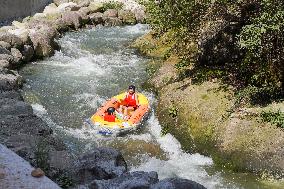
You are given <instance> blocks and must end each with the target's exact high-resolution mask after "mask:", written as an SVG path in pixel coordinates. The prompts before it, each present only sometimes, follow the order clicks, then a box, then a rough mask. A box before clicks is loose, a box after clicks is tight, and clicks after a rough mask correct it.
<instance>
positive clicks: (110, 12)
mask: <svg viewBox="0 0 284 189" xmlns="http://www.w3.org/2000/svg"><path fill="white" fill-rule="evenodd" d="M104 16H105V17H112V18H116V17H117V16H118V12H117V10H115V9H107V10H106V11H105V12H104Z"/></svg>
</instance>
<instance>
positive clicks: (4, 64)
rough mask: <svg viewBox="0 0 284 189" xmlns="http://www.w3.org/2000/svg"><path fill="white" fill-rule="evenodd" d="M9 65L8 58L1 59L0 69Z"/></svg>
mask: <svg viewBox="0 0 284 189" xmlns="http://www.w3.org/2000/svg"><path fill="white" fill-rule="evenodd" d="M8 67H9V62H8V61H7V60H0V71H1V70H2V69H3V68H8Z"/></svg>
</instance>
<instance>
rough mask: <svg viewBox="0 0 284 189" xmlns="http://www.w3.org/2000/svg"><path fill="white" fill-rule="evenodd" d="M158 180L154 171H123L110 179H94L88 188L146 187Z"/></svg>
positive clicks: (132, 188)
mask: <svg viewBox="0 0 284 189" xmlns="http://www.w3.org/2000/svg"><path fill="white" fill-rule="evenodd" d="M157 182H158V174H157V173H156V172H150V173H147V172H143V171H137V172H132V173H124V174H123V175H121V176H119V177H116V178H114V179H110V180H95V181H94V182H92V183H91V184H90V185H89V188H90V189H104V188H116V189H138V188H139V189H148V188H149V187H150V186H151V185H153V184H155V183H157Z"/></svg>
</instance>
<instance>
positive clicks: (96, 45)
mask: <svg viewBox="0 0 284 189" xmlns="http://www.w3.org/2000/svg"><path fill="white" fill-rule="evenodd" d="M148 31H149V29H148V27H147V25H136V26H125V27H110V28H104V27H98V28H94V29H84V30H81V31H78V32H70V33H67V34H66V35H65V36H63V37H62V38H61V39H60V40H59V42H60V45H61V47H62V48H61V51H57V52H56V53H55V55H54V56H53V57H50V58H47V59H45V60H42V61H37V62H33V63H31V64H28V65H27V66H25V67H24V68H22V69H21V71H20V72H21V75H23V76H24V78H25V79H26V84H25V85H24V88H23V90H22V94H23V95H24V98H25V100H26V101H27V102H29V103H31V104H32V106H33V109H34V112H35V113H36V114H37V115H38V116H40V117H41V118H42V119H43V120H44V121H46V122H47V123H48V125H49V126H50V127H52V128H53V129H54V130H55V133H56V134H57V135H58V136H60V137H61V138H63V139H64V141H65V143H66V144H67V146H68V147H69V149H70V151H72V153H73V154H74V155H79V154H81V153H83V152H86V151H90V150H92V148H94V147H97V146H109V147H114V148H116V149H119V150H120V151H121V152H122V153H123V156H124V157H125V159H126V161H127V164H128V166H129V168H130V170H131V171H135V170H143V171H157V172H158V174H159V178H160V179H163V178H168V177H176V176H178V177H182V178H187V179H190V180H194V181H196V182H199V183H201V184H203V185H204V186H205V187H207V188H209V189H215V188H250V189H253V188H256V189H260V188H271V185H270V184H271V183H270V182H269V183H267V182H263V181H261V180H259V179H257V177H255V176H253V175H251V174H245V173H244V174H240V173H239V174H235V173H232V172H230V171H225V170H222V169H218V168H215V166H214V163H213V161H212V159H211V158H210V157H206V156H203V155H200V154H190V153H186V152H184V151H182V149H181V144H180V143H179V142H178V141H177V140H176V139H175V138H174V137H173V136H172V135H171V134H166V135H162V134H161V126H160V124H159V121H158V120H157V118H156V117H155V104H156V99H155V96H154V94H153V93H151V92H147V91H143V89H141V85H142V83H143V82H145V81H146V80H147V78H148V75H147V73H146V63H147V61H148V58H147V57H143V56H141V55H139V54H138V53H137V52H136V51H135V49H131V48H129V44H130V43H131V42H132V41H133V40H135V39H136V38H137V37H139V36H141V35H143V34H145V33H146V32H148ZM130 84H134V85H136V86H137V88H138V91H139V92H142V93H144V94H146V96H147V97H148V98H149V100H150V102H151V107H152V110H151V112H150V115H149V118H148V120H147V121H146V122H145V123H144V124H143V126H142V128H141V129H140V130H138V131H136V132H135V133H130V134H128V135H126V136H122V137H115V138H112V137H101V136H98V135H96V133H95V132H94V131H93V130H91V129H88V128H85V127H82V126H83V122H84V120H85V119H87V118H88V117H90V116H91V115H92V114H93V113H94V112H95V110H96V109H97V108H98V107H99V106H100V105H101V104H102V103H103V102H104V101H105V100H107V99H109V98H110V97H112V96H114V95H116V94H118V93H119V92H122V91H125V90H126V89H127V87H128V85H130Z"/></svg>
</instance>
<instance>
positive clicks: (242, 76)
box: [146, 0, 284, 104]
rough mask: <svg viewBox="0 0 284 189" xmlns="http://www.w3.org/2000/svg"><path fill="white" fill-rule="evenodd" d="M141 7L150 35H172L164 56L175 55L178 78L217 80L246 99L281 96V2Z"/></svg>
mask: <svg viewBox="0 0 284 189" xmlns="http://www.w3.org/2000/svg"><path fill="white" fill-rule="evenodd" d="M146 7H147V11H148V14H149V18H148V23H150V25H151V26H152V28H153V29H154V30H155V32H156V36H158V37H159V36H163V35H164V34H165V33H169V32H170V33H171V34H172V35H171V36H174V38H175V42H174V43H173V44H172V48H171V49H170V51H169V52H168V53H167V57H169V54H170V53H173V54H177V55H178V56H179V58H180V60H181V61H180V62H179V63H177V64H176V65H175V67H176V69H177V71H178V72H179V74H180V77H179V78H180V79H184V78H185V77H191V78H193V79H194V81H197V82H200V81H204V80H211V79H214V78H218V79H222V80H223V81H224V82H225V83H228V84H230V85H234V86H235V87H236V89H237V90H238V91H242V92H241V93H237V96H239V99H240V100H241V101H243V100H244V99H245V98H249V100H248V101H250V102H252V104H257V103H263V102H262V101H265V102H269V101H273V100H276V99H277V100H279V99H283V81H284V76H283V75H284V47H283V43H284V33H283V30H284V2H283V1H280V0H276V1H274V0H252V1H246V0H237V1H232V0H216V1H211V0H203V1H195V0H160V1H155V0H149V1H147V3H146ZM263 97H264V99H263Z"/></svg>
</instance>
